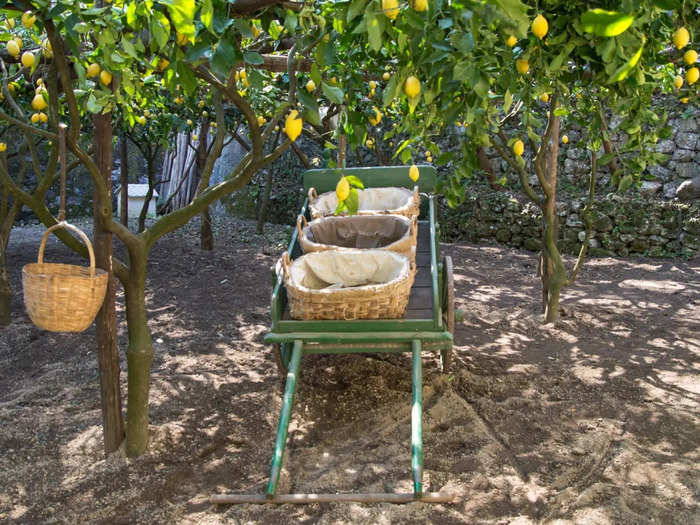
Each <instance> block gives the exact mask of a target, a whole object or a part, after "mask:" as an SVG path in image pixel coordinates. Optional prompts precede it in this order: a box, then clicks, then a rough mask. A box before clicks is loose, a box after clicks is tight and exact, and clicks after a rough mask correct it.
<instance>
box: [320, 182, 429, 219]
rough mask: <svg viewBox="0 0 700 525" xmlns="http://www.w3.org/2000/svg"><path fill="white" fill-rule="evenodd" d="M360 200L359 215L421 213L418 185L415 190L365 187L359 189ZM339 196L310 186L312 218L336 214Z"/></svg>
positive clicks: (413, 214)
mask: <svg viewBox="0 0 700 525" xmlns="http://www.w3.org/2000/svg"><path fill="white" fill-rule="evenodd" d="M357 195H358V198H359V201H360V206H359V209H358V210H357V214H358V215H381V214H391V215H404V216H406V217H410V218H413V217H418V213H420V195H419V194H418V186H415V187H414V188H413V191H411V190H409V189H407V188H394V187H389V188H365V189H364V190H357ZM337 206H338V197H336V195H335V191H328V192H326V193H322V194H321V195H320V196H319V195H318V194H317V193H316V189H315V188H309V213H310V214H311V218H312V219H318V218H319V217H327V216H329V215H334V214H335V209H336V208H337Z"/></svg>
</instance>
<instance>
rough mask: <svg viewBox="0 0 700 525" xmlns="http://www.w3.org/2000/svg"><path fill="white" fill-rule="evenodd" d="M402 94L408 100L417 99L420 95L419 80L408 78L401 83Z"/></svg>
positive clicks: (412, 77)
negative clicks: (404, 94)
mask: <svg viewBox="0 0 700 525" xmlns="http://www.w3.org/2000/svg"><path fill="white" fill-rule="evenodd" d="M403 92H404V93H406V96H407V97H409V98H413V97H417V96H418V95H420V80H418V78H417V77H414V76H412V75H411V76H410V77H408V78H407V79H406V81H405V82H404V83H403Z"/></svg>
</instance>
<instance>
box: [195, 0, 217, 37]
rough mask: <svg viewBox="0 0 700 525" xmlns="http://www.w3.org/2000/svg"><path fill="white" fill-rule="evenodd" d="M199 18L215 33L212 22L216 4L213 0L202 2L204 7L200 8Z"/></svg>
mask: <svg viewBox="0 0 700 525" xmlns="http://www.w3.org/2000/svg"><path fill="white" fill-rule="evenodd" d="M199 19H200V20H201V21H202V23H203V24H204V27H206V28H207V29H208V30H209V32H210V33H212V34H215V33H214V28H213V26H212V22H213V21H214V6H213V5H212V3H211V0H204V2H202V8H201V9H200V10H199Z"/></svg>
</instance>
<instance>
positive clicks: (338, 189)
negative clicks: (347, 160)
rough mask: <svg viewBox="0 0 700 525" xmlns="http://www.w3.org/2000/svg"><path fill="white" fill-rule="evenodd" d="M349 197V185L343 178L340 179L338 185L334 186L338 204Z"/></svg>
mask: <svg viewBox="0 0 700 525" xmlns="http://www.w3.org/2000/svg"><path fill="white" fill-rule="evenodd" d="M349 195H350V183H349V182H348V179H346V178H345V177H340V180H339V181H338V184H336V186H335V196H336V197H338V202H342V201H344V200H345V199H347V198H348V196H349Z"/></svg>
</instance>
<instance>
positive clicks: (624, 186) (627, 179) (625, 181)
mask: <svg viewBox="0 0 700 525" xmlns="http://www.w3.org/2000/svg"><path fill="white" fill-rule="evenodd" d="M633 184H634V178H633V177H632V175H630V174H629V173H628V174H627V175H625V176H624V177H622V179H620V184H619V185H618V187H617V190H618V191H619V192H623V191H627V190H628V189H630V188H631V187H632V185H633Z"/></svg>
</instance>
